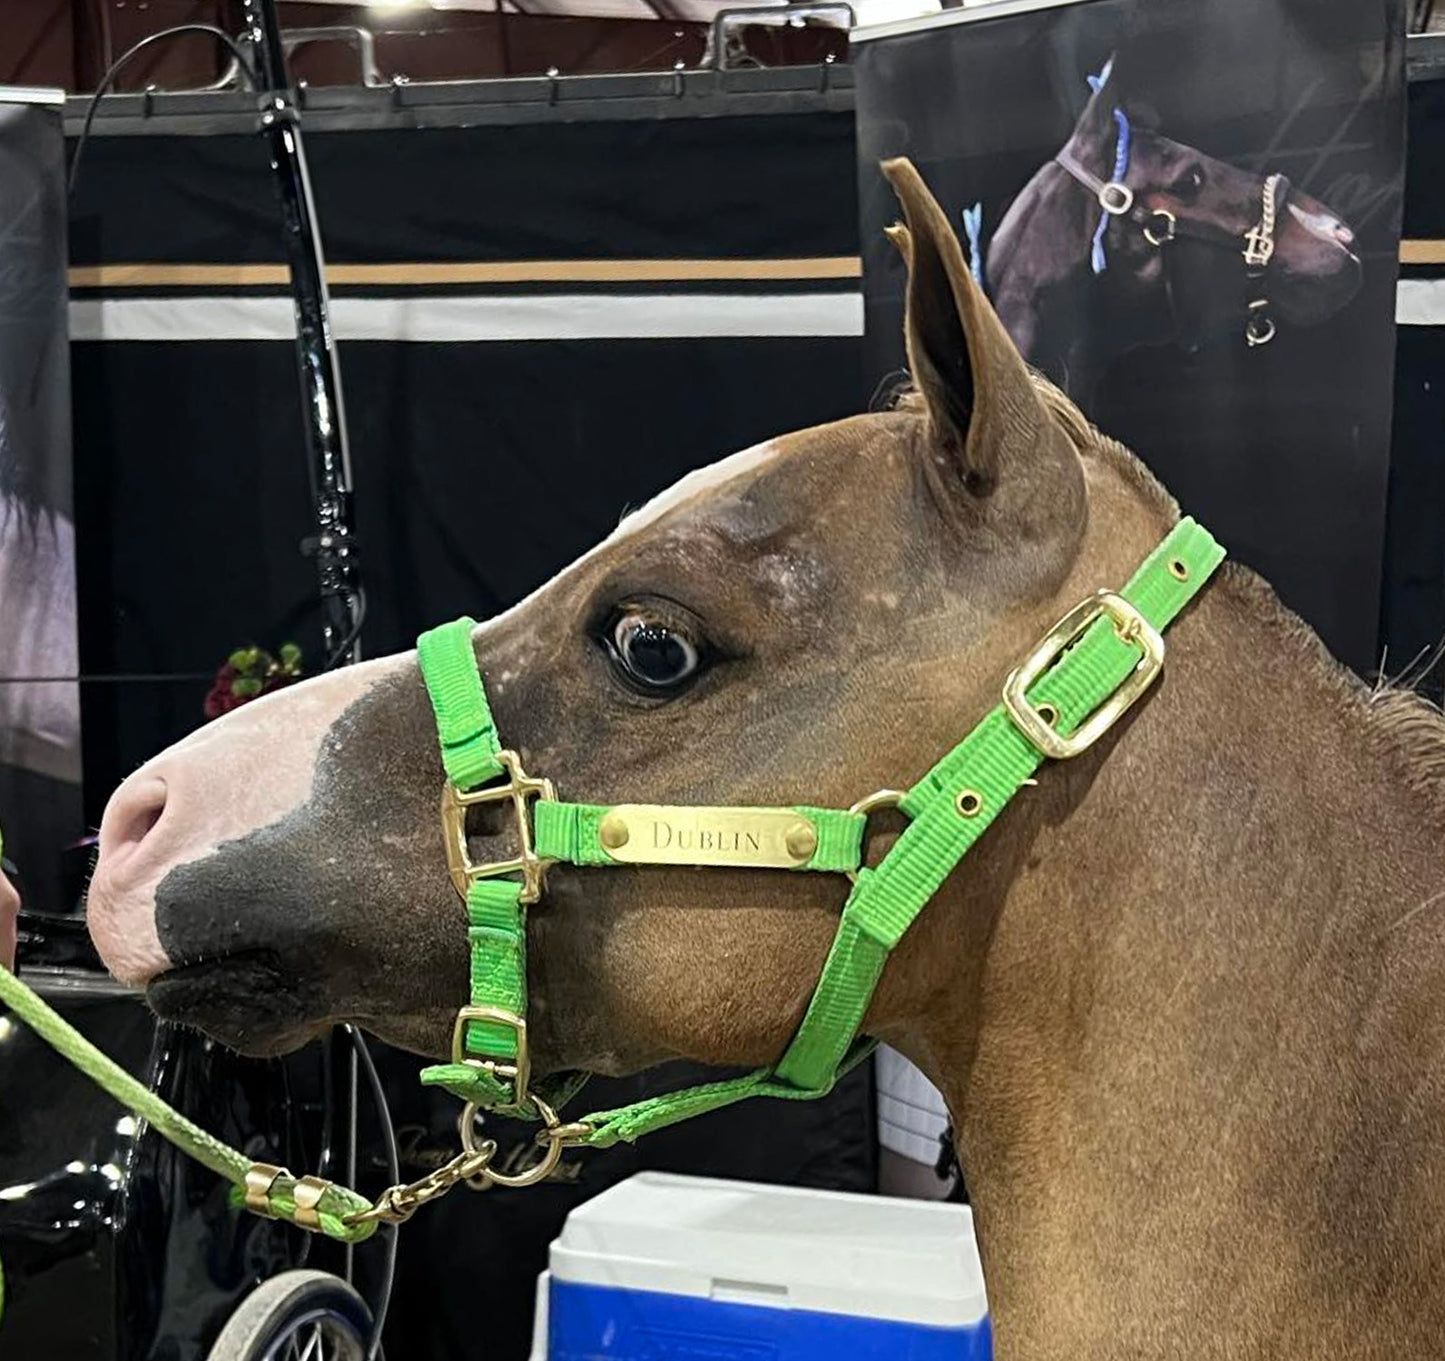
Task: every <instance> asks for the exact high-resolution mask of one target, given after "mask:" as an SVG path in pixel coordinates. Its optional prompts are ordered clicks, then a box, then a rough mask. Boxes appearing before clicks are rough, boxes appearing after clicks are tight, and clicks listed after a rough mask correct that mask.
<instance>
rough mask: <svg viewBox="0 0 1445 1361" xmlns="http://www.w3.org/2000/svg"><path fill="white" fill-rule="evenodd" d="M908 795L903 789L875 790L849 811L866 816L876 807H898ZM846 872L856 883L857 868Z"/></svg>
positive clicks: (850, 881) (849, 879)
mask: <svg viewBox="0 0 1445 1361" xmlns="http://www.w3.org/2000/svg"><path fill="white" fill-rule="evenodd" d="M907 797H908V794H907V792H906V791H905V790H902V789H879V790H875V791H874V792H873V793H872V794H869V795H868V797H867V798H863V799H859V800H858V802H857V803H855V804H854V805H853V806H852V807H851V808H850V809H849V810H848V813H849V815H850V816H852V815H853V814H856V813H862V814H863V816H864V817H865V818H866V817H867V816H868V814H869V813H871V812H873V810H874V809H876V808H897V807H898V805H899V804H901V803H902V802H903V800H904V799H906V798H907ZM865 831H866V828H865ZM844 873H845V874H846V875H847V876H848V882H849V883H850V884H856V883H857V882H858V871H857V870H845V871H844Z"/></svg>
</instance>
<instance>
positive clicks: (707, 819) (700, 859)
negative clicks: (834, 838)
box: [597, 803, 818, 869]
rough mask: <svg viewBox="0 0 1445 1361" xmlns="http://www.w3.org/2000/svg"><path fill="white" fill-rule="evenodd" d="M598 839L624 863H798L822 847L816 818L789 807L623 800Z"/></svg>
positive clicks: (780, 866)
mask: <svg viewBox="0 0 1445 1361" xmlns="http://www.w3.org/2000/svg"><path fill="white" fill-rule="evenodd" d="M597 839H598V840H599V841H600V842H601V843H602V847H603V849H604V850H605V851H606V852H607V854H608V855H610V856H611V857H612V859H614V860H617V861H620V862H621V863H622V864H625V865H729V866H737V867H742V868H747V869H793V868H795V867H796V866H798V865H803V864H806V863H807V862H808V860H809V859H811V858H812V855H813V852H814V851H816V850H817V849H818V832H817V829H816V828H815V827H814V826H813V824H812V822H810V821H809V820H808V819H807V818H805V817H804V816H803V815H802V814H801V813H795V812H793V811H792V810H791V809H788V808H701V807H672V806H670V805H667V804H657V803H619V804H618V805H617V806H616V807H614V808H609V809H608V810H607V813H606V814H605V815H604V817H603V818H602V821H601V822H600V823H599V824H598V828H597Z"/></svg>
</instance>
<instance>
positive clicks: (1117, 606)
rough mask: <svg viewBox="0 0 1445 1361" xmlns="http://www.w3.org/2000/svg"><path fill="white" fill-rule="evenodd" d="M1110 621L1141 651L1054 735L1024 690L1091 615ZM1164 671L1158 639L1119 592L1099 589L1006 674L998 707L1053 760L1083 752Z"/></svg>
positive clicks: (1123, 636)
mask: <svg viewBox="0 0 1445 1361" xmlns="http://www.w3.org/2000/svg"><path fill="white" fill-rule="evenodd" d="M1100 618H1108V619H1110V620H1112V621H1113V624H1114V632H1115V633H1117V634H1118V635H1119V637H1120V639H1122V640H1123V641H1124V642H1126V643H1132V644H1133V645H1134V646H1135V647H1137V648H1139V650H1140V652H1141V653H1142V654H1143V655H1142V656H1141V657H1140V658H1139V663H1138V665H1137V666H1135V668H1134V669H1133V671H1131V672H1130V673H1129V674H1128V676H1126V677H1125V678H1124V681H1123V683H1122V684H1121V685H1120V686H1119V688H1118V689H1117V690H1115V691H1114V693H1113V694H1112V695H1110V696H1109V698H1108V699H1106V700H1105V701H1104V702H1103V703H1102V704H1101V705H1099V707H1098V708H1097V709H1095V710H1094V712H1093V713H1092V714H1090V715H1089V717H1088V718H1087V719H1085V720H1084V722H1083V723H1081V724H1080V725H1079V726H1078V728H1076V729H1075V730H1074V732H1073V733H1071V734H1070V735H1069V736H1068V737H1064V736H1063V735H1062V734H1060V733H1059V732H1058V731H1057V730H1056V729H1055V728H1054V726H1053V725H1052V724H1051V723H1049V722H1048V721H1046V720H1045V718H1044V716H1043V715H1042V714H1041V713H1040V712H1039V711H1038V710H1037V709H1036V708H1034V706H1033V705H1032V704H1030V703H1029V701H1028V699H1027V697H1026V692H1027V690H1028V689H1029V687H1030V686H1031V685H1033V683H1034V682H1035V681H1036V680H1038V678H1039V677H1040V676H1042V675H1043V674H1044V672H1045V671H1047V670H1048V669H1049V667H1050V666H1052V665H1053V664H1054V662H1055V661H1056V660H1057V659H1058V657H1059V654H1060V653H1062V652H1063V651H1064V649H1065V648H1067V647H1068V646H1069V644H1070V643H1072V642H1074V640H1075V639H1077V638H1078V637H1079V636H1080V635H1081V634H1082V633H1083V632H1084V630H1085V629H1087V628H1088V627H1089V625H1090V624H1092V623H1093V622H1094V620H1096V619H1100ZM1163 669H1164V639H1163V638H1162V637H1160V635H1159V630H1158V629H1156V628H1155V627H1154V625H1153V624H1151V623H1150V622H1149V621H1148V620H1147V619H1145V618H1144V616H1143V615H1142V614H1140V613H1139V611H1138V610H1137V609H1135V608H1134V606H1133V605H1131V604H1130V603H1129V602H1128V601H1127V600H1125V599H1124V598H1123V596H1119V595H1115V594H1114V593H1113V592H1112V591H1099V592H1097V593H1096V594H1094V595H1091V596H1090V597H1089V598H1088V599H1087V600H1084V601H1081V602H1080V603H1079V604H1078V605H1075V606H1074V608H1073V609H1071V610H1070V611H1069V612H1068V614H1066V615H1065V616H1064V617H1063V618H1062V619H1060V620H1059V622H1058V623H1057V624H1055V625H1054V626H1053V628H1051V629H1050V630H1049V632H1048V633H1047V635H1045V637H1044V639H1043V641H1042V642H1041V643H1039V645H1038V646H1037V647H1036V648H1035V649H1034V650H1033V652H1031V653H1030V654H1029V656H1028V657H1027V659H1026V660H1025V661H1024V662H1023V664H1022V665H1021V666H1019V667H1016V668H1015V669H1014V670H1013V671H1012V672H1010V673H1009V678H1008V679H1007V680H1006V681H1005V682H1004V686H1003V702H1004V707H1005V708H1006V709H1007V710H1008V714H1009V717H1010V718H1012V719H1013V721H1014V723H1015V725H1017V727H1018V729H1019V731H1020V732H1022V733H1023V735H1024V736H1025V737H1027V738H1028V740H1029V741H1030V742H1032V743H1033V744H1034V746H1036V747H1037V748H1038V749H1039V751H1041V752H1042V753H1043V754H1044V755H1045V756H1049V757H1052V758H1053V759H1054V760H1055V761H1067V760H1068V759H1069V758H1070V757H1073V756H1077V755H1079V753H1080V752H1084V751H1087V750H1088V749H1089V748H1090V747H1092V746H1093V745H1094V743H1095V742H1097V741H1098V740H1099V739H1100V738H1101V737H1102V736H1103V735H1104V734H1105V733H1106V732H1108V731H1109V729H1110V728H1112V727H1113V726H1114V724H1115V723H1117V722H1118V721H1119V720H1120V719H1121V718H1122V717H1123V716H1124V714H1125V713H1126V712H1128V710H1129V708H1130V707H1131V706H1132V705H1133V704H1134V703H1135V701H1136V700H1138V698H1139V697H1140V696H1141V695H1142V694H1143V693H1144V692H1145V691H1146V690H1147V689H1148V688H1149V687H1150V686H1151V685H1152V684H1153V683H1154V682H1155V681H1156V680H1158V678H1159V673H1160V672H1161V671H1162V670H1163Z"/></svg>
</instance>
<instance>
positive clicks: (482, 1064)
mask: <svg viewBox="0 0 1445 1361" xmlns="http://www.w3.org/2000/svg"><path fill="white" fill-rule="evenodd" d="M468 1021H491V1022H493V1023H494V1024H496V1025H504V1026H508V1027H510V1028H511V1029H512V1031H513V1032H514V1033H515V1034H516V1036H517V1061H516V1062H515V1063H506V1062H503V1061H502V1060H501V1059H480V1058H477V1057H475V1056H474V1055H472V1054H468V1053H467V1022H468ZM452 1062H453V1063H461V1064H465V1065H466V1066H467V1067H468V1068H485V1069H486V1070H487V1072H489V1073H492V1074H494V1075H495V1076H497V1077H499V1078H502V1079H504V1080H506V1081H508V1082H510V1083H511V1084H512V1100H513V1104H514V1105H518V1106H520V1105H521V1104H522V1103H523V1102H524V1101H526V1099H527V1088H528V1087H529V1086H530V1085H531V1081H532V1057H531V1052H530V1050H529V1049H528V1047H527V1022H526V1021H525V1020H524V1019H523V1018H522V1017H521V1016H516V1015H514V1014H513V1013H512V1012H510V1011H505V1010H503V1009H502V1008H501V1007H463V1008H462V1009H461V1010H460V1011H459V1012H457V1019H456V1023H455V1024H454V1025H453V1026H452Z"/></svg>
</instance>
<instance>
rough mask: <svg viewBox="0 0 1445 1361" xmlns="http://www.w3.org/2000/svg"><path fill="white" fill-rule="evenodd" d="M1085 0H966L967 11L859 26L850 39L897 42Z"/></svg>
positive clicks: (959, 10)
mask: <svg viewBox="0 0 1445 1361" xmlns="http://www.w3.org/2000/svg"><path fill="white" fill-rule="evenodd" d="M1083 3H1085V0H964V6H965V7H964V8H955V9H946V10H943V11H942V12H941V13H937V14H923V15H920V16H918V17H917V18H909V19H893V20H891V21H889V22H887V23H881V24H868V25H866V26H864V25H860V26H859V27H857V28H855V29H854V30H853V31H852V33H851V34H850V35H849V38H850V41H852V42H855V43H871V42H873V41H875V40H876V39H878V38H897V37H902V36H904V35H906V34H909V33H923V32H926V31H927V30H928V29H932V28H952V27H953V26H954V25H955V24H972V23H976V22H977V21H978V20H980V19H1002V18H1006V17H1007V16H1009V15H1011V14H1031V13H1032V12H1033V11H1034V10H1040V9H1062V8H1063V7H1064V6H1065V5H1078V4H1083Z"/></svg>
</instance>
